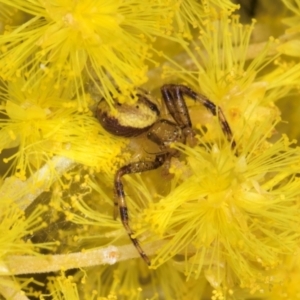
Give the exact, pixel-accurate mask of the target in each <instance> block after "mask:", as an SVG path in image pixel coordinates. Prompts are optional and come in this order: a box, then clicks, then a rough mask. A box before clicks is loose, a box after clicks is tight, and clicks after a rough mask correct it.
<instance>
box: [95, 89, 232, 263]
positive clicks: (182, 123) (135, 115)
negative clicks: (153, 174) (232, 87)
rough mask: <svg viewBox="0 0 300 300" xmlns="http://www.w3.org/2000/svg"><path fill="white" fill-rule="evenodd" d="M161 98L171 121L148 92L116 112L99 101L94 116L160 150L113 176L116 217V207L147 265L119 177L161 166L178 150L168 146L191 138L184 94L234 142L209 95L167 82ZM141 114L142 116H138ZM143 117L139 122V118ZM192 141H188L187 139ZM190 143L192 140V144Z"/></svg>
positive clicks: (110, 129) (110, 128) (116, 131)
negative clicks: (142, 136)
mask: <svg viewBox="0 0 300 300" xmlns="http://www.w3.org/2000/svg"><path fill="white" fill-rule="evenodd" d="M161 93H162V97H163V101H164V103H165V105H166V108H167V110H168V111H169V113H170V114H171V116H172V118H173V120H174V122H172V121H170V120H167V119H159V115H160V112H159V109H158V107H157V106H156V104H154V103H153V102H151V101H150V100H149V98H148V97H147V95H145V94H143V95H141V94H138V95H137V96H138V102H137V104H136V105H135V106H129V105H122V106H124V107H121V106H120V105H119V107H118V108H117V110H118V112H117V114H116V115H114V114H111V113H110V112H109V111H108V109H107V107H105V106H103V105H105V104H103V103H101V102H104V101H101V102H100V103H99V105H98V108H97V118H98V119H99V122H100V123H101V124H102V126H103V127H104V128H105V129H106V130H107V131H108V132H110V133H112V134H115V135H119V136H124V137H132V136H137V135H140V134H142V133H145V132H147V138H148V139H149V140H151V141H152V142H153V143H155V144H156V145H157V146H158V148H159V152H158V153H156V155H155V159H154V160H153V161H146V160H145V161H138V162H133V163H130V164H128V165H125V166H123V167H121V168H120V169H119V170H118V171H117V172H116V175H115V179H114V192H115V201H114V204H115V213H114V216H115V218H116V217H117V209H118V208H119V213H120V217H121V220H122V223H123V226H124V228H125V229H126V231H127V233H128V235H129V238H130V239H131V241H132V243H133V245H134V246H135V247H136V249H137V251H138V252H139V254H140V256H141V257H142V258H143V259H144V261H145V262H146V263H147V264H148V265H150V259H149V257H148V256H147V255H146V254H145V252H144V251H143V249H142V247H141V246H140V244H139V242H138V240H137V239H136V238H134V237H133V231H132V230H131V228H130V225H129V216H128V209H127V205H126V201H125V193H124V187H123V183H122V177H123V176H124V175H126V174H133V173H141V172H146V171H150V170H154V169H157V168H159V167H161V166H162V165H163V164H165V163H166V162H169V160H170V159H171V158H172V157H174V156H176V155H177V154H178V152H177V151H176V150H174V149H172V148H171V147H170V145H171V144H172V143H174V142H181V143H187V141H189V142H190V141H191V140H192V139H193V138H194V131H193V129H192V122H191V119H190V115H189V112H188V109H187V107H186V103H185V101H184V98H183V96H188V97H190V98H192V99H194V100H195V101H199V102H200V103H202V104H203V105H204V106H205V107H206V108H207V109H208V110H209V111H210V112H211V113H212V114H213V115H214V116H216V115H217V116H218V118H219V122H220V125H221V128H222V131H223V133H224V135H225V136H226V138H227V140H228V141H229V142H230V143H231V147H232V149H234V148H235V145H236V144H235V141H234V139H233V136H232V132H231V129H230V126H229V124H228V122H227V120H226V118H225V116H224V114H223V112H222V110H221V108H220V107H218V106H216V105H215V104H214V103H213V102H211V101H210V100H209V99H208V98H206V97H205V96H203V95H201V94H197V93H196V92H194V91H193V90H191V89H190V88H189V87H187V86H184V85H175V84H169V85H164V86H163V87H162V88H161ZM140 117H141V119H140ZM141 120H142V121H141ZM190 143H191V142H190ZM191 144H193V143H191Z"/></svg>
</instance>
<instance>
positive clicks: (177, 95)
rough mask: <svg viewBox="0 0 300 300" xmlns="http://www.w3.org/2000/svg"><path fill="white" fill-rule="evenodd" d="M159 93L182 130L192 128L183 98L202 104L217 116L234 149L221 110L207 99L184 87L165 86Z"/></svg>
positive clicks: (232, 140) (228, 128)
mask: <svg viewBox="0 0 300 300" xmlns="http://www.w3.org/2000/svg"><path fill="white" fill-rule="evenodd" d="M161 93H162V96H163V99H164V102H165V103H166V106H167V108H168V110H169V112H170V113H171V115H172V117H173V118H174V120H175V121H176V122H177V124H178V125H179V126H180V127H181V128H182V129H185V128H188V129H190V128H191V127H192V122H191V119H190V115H189V113H188V109H187V107H186V103H185V101H184V98H183V96H184V95H185V96H188V97H190V98H192V99H193V100H195V101H199V102H200V103H202V104H203V106H205V107H206V108H207V109H208V110H209V111H210V112H211V113H212V115H214V116H216V115H217V116H218V118H219V122H220V125H221V128H222V131H223V133H224V135H225V136H226V138H227V140H228V141H229V142H230V143H231V148H232V149H235V147H236V143H235V140H234V139H233V134H232V131H231V129H230V126H229V124H228V122H227V120H226V118H225V115H224V113H223V111H222V109H221V108H220V107H219V106H216V105H215V104H214V103H213V102H212V101H210V100H209V99H208V98H207V97H205V96H204V95H201V94H198V93H196V92H194V91H193V90H192V89H190V88H189V87H187V86H185V85H177V84H167V85H164V86H163V87H162V88H161Z"/></svg>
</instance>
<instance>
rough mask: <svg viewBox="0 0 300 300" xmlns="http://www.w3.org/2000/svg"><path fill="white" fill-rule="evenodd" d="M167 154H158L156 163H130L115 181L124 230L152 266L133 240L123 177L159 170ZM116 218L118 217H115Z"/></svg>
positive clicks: (117, 175)
mask: <svg viewBox="0 0 300 300" xmlns="http://www.w3.org/2000/svg"><path fill="white" fill-rule="evenodd" d="M167 156H168V155H167V154H158V155H156V157H155V160H154V161H140V162H134V163H130V164H128V165H126V166H124V167H122V168H120V169H119V170H118V171H117V173H116V175H115V180H114V191H115V199H116V201H117V202H115V206H118V207H119V212H120V217H121V221H122V224H123V226H124V228H125V229H126V231H127V234H128V235H129V238H130V239H131V241H132V243H133V245H134V246H135V248H136V249H137V251H138V252H139V254H140V256H141V257H142V258H143V260H144V261H145V262H146V263H147V264H148V265H150V264H151V262H150V259H149V257H148V256H147V254H146V253H145V252H144V250H143V249H142V247H141V246H140V244H139V241H138V240H137V239H136V238H133V237H132V235H133V234H134V232H133V231H132V229H131V227H130V225H129V216H128V208H127V204H126V201H125V193H124V187H123V183H122V177H123V176H124V175H126V174H132V173H140V172H145V171H150V170H154V169H157V168H159V167H160V166H162V165H163V164H164V162H165V161H166V159H167ZM115 217H116V216H115Z"/></svg>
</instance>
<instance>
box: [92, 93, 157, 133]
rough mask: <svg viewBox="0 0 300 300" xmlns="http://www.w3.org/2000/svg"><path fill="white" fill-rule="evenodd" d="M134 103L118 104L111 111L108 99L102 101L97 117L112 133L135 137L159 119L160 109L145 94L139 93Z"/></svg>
mask: <svg viewBox="0 0 300 300" xmlns="http://www.w3.org/2000/svg"><path fill="white" fill-rule="evenodd" d="M137 96H138V101H137V102H136V103H135V104H134V105H129V104H125V103H124V104H119V103H118V104H117V105H116V107H115V110H114V111H111V110H110V108H109V106H108V104H107V103H106V101H104V100H103V101H100V103H99V104H98V107H97V112H96V115H97V118H98V120H99V122H100V124H101V125H102V126H103V128H104V129H105V130H107V131H108V132H110V133H111V134H114V135H118V136H123V137H134V136H138V135H140V134H142V133H143V132H145V131H147V130H148V129H149V128H150V127H151V126H152V125H153V124H154V123H155V122H156V120H157V118H158V116H159V109H158V108H157V106H156V104H155V103H153V102H151V101H150V100H149V99H148V98H146V97H145V96H143V95H139V94H138V95H137Z"/></svg>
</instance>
